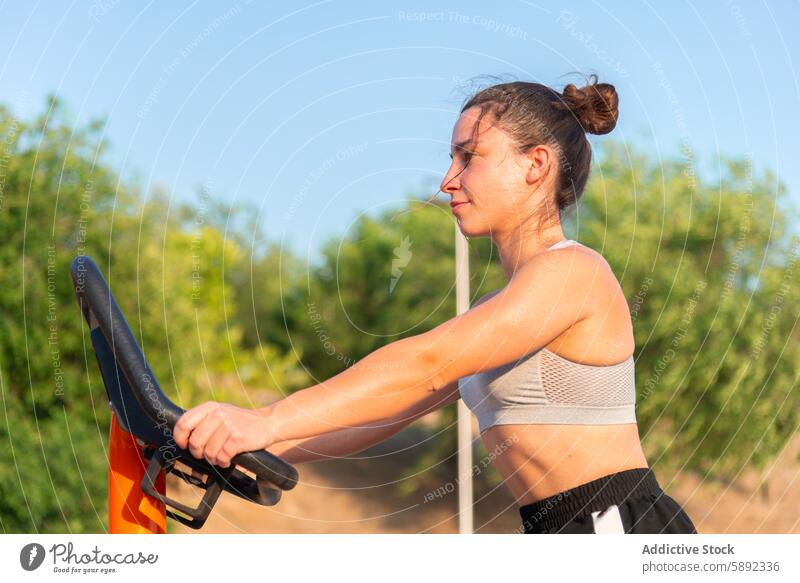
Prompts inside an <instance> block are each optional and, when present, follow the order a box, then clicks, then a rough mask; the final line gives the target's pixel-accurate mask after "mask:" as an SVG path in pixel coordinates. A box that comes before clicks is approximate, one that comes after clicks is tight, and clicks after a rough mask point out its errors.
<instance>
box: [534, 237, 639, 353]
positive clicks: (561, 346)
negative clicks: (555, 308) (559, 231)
mask: <svg viewBox="0 0 800 583" xmlns="http://www.w3.org/2000/svg"><path fill="white" fill-rule="evenodd" d="M549 253H551V254H553V256H554V257H552V258H548V261H550V262H551V265H552V266H553V267H554V268H555V269H557V270H569V272H570V275H569V276H566V275H563V274H562V275H561V277H564V278H566V279H565V280H564V281H566V282H569V285H570V286H578V287H580V288H581V289H582V290H583V292H584V293H582V294H579V296H578V297H580V298H581V299H582V301H585V302H586V307H587V309H586V311H585V314H586V317H585V318H584V319H583V320H582V321H580V322H579V323H577V324H576V325H575V326H573V327H572V328H571V329H569V330H567V331H565V333H564V334H562V335H560V336H559V337H558V338H556V339H555V340H554V341H553V342H552V343H551V344H550V345H548V347H547V348H548V350H550V351H552V352H555V353H557V354H559V355H560V356H563V357H565V358H568V359H570V360H574V361H578V362H583V363H584V364H595V365H608V364H610V363H616V362H618V361H620V360H622V358H621V357H620V355H621V354H623V355H625V356H628V355H630V354H631V353H633V350H634V344H635V343H634V338H633V328H632V322H631V318H630V309H629V306H628V302H627V300H626V298H625V294H624V292H623V290H622V286H621V285H620V283H619V280H618V279H617V276H616V275H615V274H614V271H613V270H612V269H611V266H610V265H609V263H608V261H606V259H605V257H603V256H602V254H600V253H598V252H597V251H595V250H594V249H592V248H591V247H586V246H584V245H571V246H569V247H565V248H562V249H554V250H552V251H550V252H549ZM575 299H577V297H576V298H575Z"/></svg>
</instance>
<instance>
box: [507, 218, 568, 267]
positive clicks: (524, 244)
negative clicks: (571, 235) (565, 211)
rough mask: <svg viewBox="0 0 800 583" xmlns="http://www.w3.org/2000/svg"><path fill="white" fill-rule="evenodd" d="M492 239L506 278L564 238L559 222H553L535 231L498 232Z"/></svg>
mask: <svg viewBox="0 0 800 583" xmlns="http://www.w3.org/2000/svg"><path fill="white" fill-rule="evenodd" d="M493 239H494V243H495V245H497V250H498V252H499V254H500V264H501V265H502V267H503V273H505V275H506V278H507V279H511V277H512V276H513V275H514V274H515V273H516V272H517V270H518V269H520V268H521V267H522V266H523V265H525V264H526V263H527V262H528V261H530V259H532V258H533V257H534V256H536V255H538V254H539V253H543V252H544V251H545V250H547V248H548V247H551V246H552V245H553V244H555V243H556V242H558V241H561V240H562V239H564V231H563V230H562V229H561V224H555V225H553V226H550V227H547V228H544V229H542V230H541V231H539V232H537V233H528V232H522V231H521V230H517V231H513V232H511V233H503V234H498V235H496V236H495V237H494V238H493Z"/></svg>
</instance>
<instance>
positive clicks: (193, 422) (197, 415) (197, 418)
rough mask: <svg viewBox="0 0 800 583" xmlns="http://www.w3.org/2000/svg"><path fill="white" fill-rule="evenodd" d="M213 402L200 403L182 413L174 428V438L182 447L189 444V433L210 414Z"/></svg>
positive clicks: (185, 447)
mask: <svg viewBox="0 0 800 583" xmlns="http://www.w3.org/2000/svg"><path fill="white" fill-rule="evenodd" d="M210 405H211V403H204V404H202V405H198V406H197V407H194V408H193V409H189V410H188V411H186V413H184V414H183V415H181V417H180V419H178V422H177V423H175V427H173V428H172V438H173V439H174V440H175V443H176V444H177V446H178V447H180V448H181V449H187V448H188V446H189V434H190V433H191V432H192V430H193V429H194V428H195V427H197V425H198V424H199V423H200V422H201V421H202V420H203V419H204V418H205V417H206V415H208V412H209V410H210Z"/></svg>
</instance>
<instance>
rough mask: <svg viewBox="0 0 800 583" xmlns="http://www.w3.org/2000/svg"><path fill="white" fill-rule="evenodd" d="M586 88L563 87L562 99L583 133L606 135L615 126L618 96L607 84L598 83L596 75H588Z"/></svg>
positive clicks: (612, 87) (611, 86)
mask: <svg viewBox="0 0 800 583" xmlns="http://www.w3.org/2000/svg"><path fill="white" fill-rule="evenodd" d="M587 81H588V83H587V85H586V86H584V87H581V88H580V89H579V88H578V87H576V86H575V85H573V84H572V83H570V84H569V85H567V86H566V87H564V91H563V93H562V97H563V99H564V102H565V104H566V105H567V107H568V108H569V110H570V111H571V112H572V113H573V114H574V115H575V117H576V118H577V120H578V122H579V123H580V124H581V127H582V128H583V129H584V131H586V132H588V133H590V134H597V135H602V134H607V133H609V132H610V131H611V130H613V129H614V127H616V125H617V118H618V117H619V109H618V106H619V96H618V95H617V90H616V89H615V88H614V86H613V85H611V84H609V83H598V82H597V75H590V76H589V78H588V79H587Z"/></svg>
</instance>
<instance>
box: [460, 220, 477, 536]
mask: <svg viewBox="0 0 800 583" xmlns="http://www.w3.org/2000/svg"><path fill="white" fill-rule="evenodd" d="M467 310H469V247H468V246H467V239H466V237H464V235H463V234H462V233H461V230H460V229H459V228H458V223H457V222H456V313H457V314H463V313H464V312H466V311H467ZM472 530H473V529H472V416H471V413H470V411H469V409H468V408H467V406H466V405H465V404H464V401H462V400H461V399H459V400H458V532H459V534H472Z"/></svg>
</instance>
